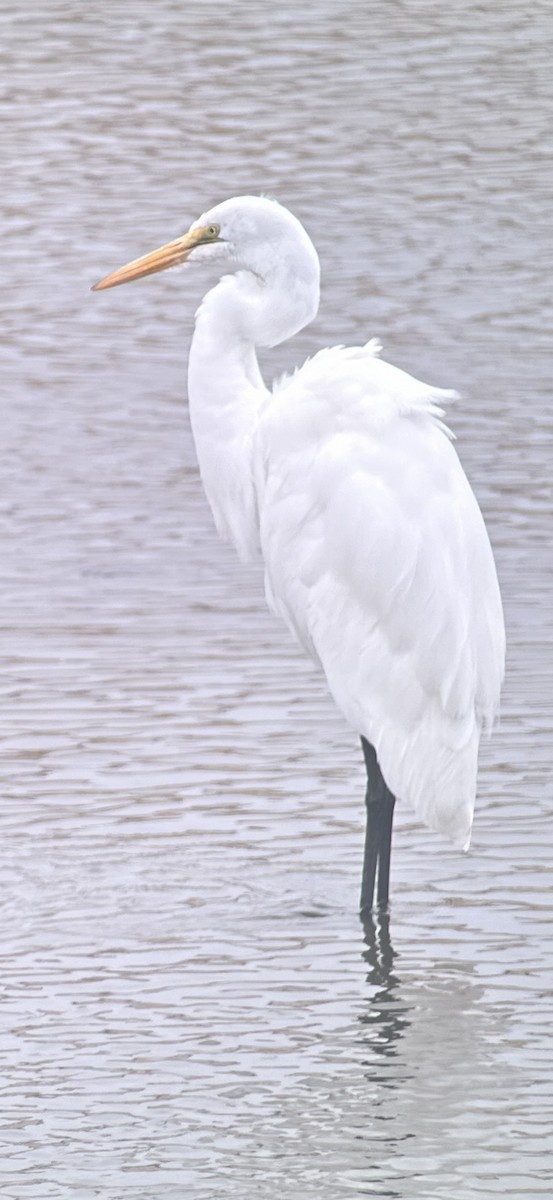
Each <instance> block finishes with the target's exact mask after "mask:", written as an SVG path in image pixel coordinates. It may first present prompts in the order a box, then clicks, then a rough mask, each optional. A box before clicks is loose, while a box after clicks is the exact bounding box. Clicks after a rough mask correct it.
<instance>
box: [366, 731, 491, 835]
mask: <svg viewBox="0 0 553 1200" xmlns="http://www.w3.org/2000/svg"><path fill="white" fill-rule="evenodd" d="M426 724H427V726H428V724H429V723H428V722H427V723H426ZM440 724H441V723H440ZM470 726H471V728H470V731H469V732H468V735H467V736H465V737H460V736H459V730H457V735H458V736H457V737H456V738H448V740H447V741H446V740H445V739H444V740H441V739H440V740H438V738H437V736H436V734H437V732H438V731H437V730H436V729H435V728H428V727H427V728H424V725H423V723H421V725H419V727H418V728H417V730H416V731H415V732H414V733H413V734H412V735H411V736H410V737H408V738H407V739H405V738H401V735H400V734H398V733H396V734H395V735H394V736H392V737H390V736H383V737H381V738H380V739H378V743H377V744H376V748H377V753H378V758H379V762H380V766H381V769H382V773H383V775H384V778H385V780H386V782H387V784H388V787H389V788H390V790H391V791H392V792H393V793H394V795H395V796H397V797H398V799H400V800H407V801H409V802H410V803H411V804H412V805H413V808H414V809H415V812H416V813H417V814H418V816H419V817H420V818H421V820H423V821H424V823H425V825H427V826H428V827H429V828H430V829H433V830H434V832H435V833H440V834H442V835H443V836H444V837H446V838H448V839H449V840H450V841H451V842H453V843H454V845H456V846H458V847H459V848H460V849H462V850H468V848H469V845H470V836H471V830H472V821H473V816H474V803H475V798H476V772H477V766H478V745H479V741H480V730H479V727H478V725H477V723H476V721H475V720H474V718H473V719H472V720H471V722H470ZM441 732H442V733H443V730H441ZM393 743H395V745H394V744H393ZM452 743H453V744H452ZM373 744H375V743H374V742H373Z"/></svg>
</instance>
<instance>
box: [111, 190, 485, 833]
mask: <svg viewBox="0 0 553 1200" xmlns="http://www.w3.org/2000/svg"><path fill="white" fill-rule="evenodd" d="M189 258H190V259H192V261H194V260H196V259H202V258H207V259H209V260H212V259H215V260H218V261H220V262H221V264H222V266H223V267H224V268H226V269H230V270H231V271H232V272H233V273H232V274H228V275H225V276H224V277H223V278H222V279H221V280H220V282H219V284H218V285H217V286H216V287H215V288H214V289H213V290H212V291H211V292H209V293H208V295H207V296H206V298H205V299H204V301H203V303H202V305H201V307H200V309H199V312H198V314H197V321H196V330H195V334H194V338H193V342H192V347H191V352H190V364H189V399H190V414H191V420H192V428H193V433H194V439H195V443H196V449H197V454H198V461H199V465H200V471H201V474H202V480H203V483H204V487H205V491H206V493H207V497H208V500H209V502H210V505H211V508H212V511H213V515H214V518H215V522H216V525H217V528H218V530H219V531H220V533H221V534H223V535H224V536H226V537H228V538H230V539H231V540H232V541H233V542H234V544H235V545H236V548H237V550H238V552H239V554H240V555H241V557H242V558H248V557H251V556H252V555H255V554H256V553H258V548H259V547H261V552H262V555H263V559H264V563H265V579H266V593H267V599H268V602H269V604H270V606H271V607H272V608H273V609H274V611H275V612H276V613H278V614H279V615H280V616H281V617H282V618H283V619H284V621H285V622H286V624H287V625H288V627H289V629H290V630H291V631H292V633H293V634H294V636H295V637H296V638H297V639H298V640H299V641H300V642H301V644H302V646H303V647H304V648H305V649H306V650H307V651H308V653H309V654H310V655H311V656H312V657H313V659H314V660H315V661H316V662H317V663H318V664H319V665H320V667H321V669H322V670H323V672H324V674H325V676H326V679H327V683H328V686H329V688H330V691H331V693H332V695H333V697H334V700H335V701H336V704H337V705H338V707H339V709H340V710H341V712H342V713H343V714H344V716H345V718H346V720H347V721H348V722H349V724H350V725H351V726H352V727H353V728H354V729H355V730H356V731H357V732H358V733H359V734H361V735H363V737H364V738H366V739H367V741H368V742H369V743H371V745H372V746H373V747H374V748H375V750H376V754H377V756H378V761H379V764H380V768H381V771H382V775H383V776H384V779H385V781H386V784H387V786H388V788H389V789H390V791H391V792H393V793H394V795H395V796H397V797H399V798H401V800H406V801H409V802H410V803H411V804H412V805H413V806H414V808H415V809H416V811H417V812H418V813H419V815H420V816H421V817H422V819H423V820H424V821H425V822H426V823H427V824H428V825H429V826H430V827H431V828H433V829H436V830H438V831H439V832H441V833H444V834H446V835H447V836H449V837H450V838H452V839H453V840H454V841H455V842H456V843H458V844H459V845H461V846H465V847H466V846H467V845H468V842H469V839H470V830H471V824H472V817H473V809H474V799H475V790H476V771H477V756H478V745H479V740H480V734H481V730H482V727H483V726H484V725H490V724H491V723H492V721H493V718H494V715H495V712H496V710H497V705H498V700H499V692H500V686H501V681H502V677H503V666H504V651H505V637H504V626H503V616H502V609H501V599H500V593H499V587H498V583H497V576H496V571H495V565H494V561H493V555H492V551H491V548H490V543H489V540H488V536H487V533H486V529H485V526H484V522H483V520H482V516H481V513H480V510H479V508H478V505H477V502H476V500H475V497H474V495H473V492H472V491H471V488H470V486H469V484H468V482H467V479H466V476H465V474H464V472H463V469H462V467H461V465H460V462H459V459H458V457H457V455H456V452H455V450H454V447H453V445H452V441H451V435H450V434H449V432H448V430H447V429H446V427H445V425H444V424H443V421H442V416H443V405H444V404H446V403H447V402H448V400H450V399H451V398H452V396H453V393H451V392H447V391H442V390H439V389H437V388H432V387H429V386H428V385H426V384H424V383H420V382H419V381H418V380H416V379H414V378H412V377H411V376H410V375H408V374H406V373H405V372H404V371H400V370H398V369H397V368H395V367H393V366H391V365H389V364H388V363H386V362H384V361H382V360H381V359H380V358H379V357H378V353H379V349H380V348H379V346H378V344H377V343H375V342H374V341H373V342H369V343H368V345H366V346H364V347H353V348H349V349H344V348H343V347H336V348H334V349H327V350H322V351H321V352H320V353H319V354H317V355H316V356H315V357H314V358H313V359H311V360H309V361H308V362H307V363H305V365H304V366H303V367H302V368H301V369H300V370H299V371H297V372H296V373H295V374H294V375H292V376H291V377H288V378H285V379H283V380H280V381H279V382H278V383H277V384H276V385H275V386H274V388H273V390H272V392H269V391H268V390H267V389H266V387H265V385H264V383H263V380H262V378H261V375H260V372H259V368H258V364H257V358H256V353H255V348H256V346H267V345H275V344H277V343H278V342H281V341H283V340H284V339H285V338H287V337H290V336H291V335H292V334H293V333H295V332H296V331H297V330H298V329H300V328H302V327H303V325H305V324H306V323H307V322H308V321H309V320H311V319H312V318H313V316H314V315H315V313H316V311H317V307H318V295H319V264H318V259H317V255H316V253H315V250H314V248H313V246H312V243H311V242H310V240H309V238H308V237H307V234H306V233H305V230H304V229H303V227H302V226H301V225H300V223H299V222H298V221H297V220H296V218H295V217H293V216H292V214H291V213H289V212H288V211H287V210H286V209H284V208H282V207H281V206H280V205H278V204H276V203H275V202H274V201H270V200H267V199H262V198H256V197H238V198H235V199H233V200H227V201H225V202H224V203H223V204H221V205H218V206H217V207H215V208H213V209H211V210H210V211H209V212H207V213H206V214H204V215H203V216H202V217H201V218H200V220H199V221H197V222H195V224H194V225H193V226H192V227H191V229H190V231H189V233H188V234H186V235H185V236H184V237H183V238H180V239H177V241H176V242H173V243H170V244H169V246H168V247H163V248H162V250H160V251H154V253H153V254H152V255H147V256H145V257H144V258H143V259H139V260H137V261H136V262H135V263H132V264H129V266H128V267H126V268H122V270H121V271H118V272H115V273H114V275H112V276H108V278H107V280H105V281H103V282H102V284H101V285H99V286H108V287H109V286H113V285H114V284H116V283H120V282H125V281H126V280H127V279H130V278H135V277H138V276H140V275H142V274H147V273H152V272H154V271H157V270H161V269H163V267H165V266H171V265H175V264H176V263H178V262H182V261H185V260H187V259H189ZM168 259H169V260H170V261H168Z"/></svg>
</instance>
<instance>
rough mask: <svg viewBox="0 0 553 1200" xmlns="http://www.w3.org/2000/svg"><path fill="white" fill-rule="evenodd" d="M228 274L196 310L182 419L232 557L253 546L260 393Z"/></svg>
mask: <svg viewBox="0 0 553 1200" xmlns="http://www.w3.org/2000/svg"><path fill="white" fill-rule="evenodd" d="M233 282H234V277H233V276H229V277H228V279H223V280H221V282H220V283H219V284H218V285H217V287H215V288H214V289H213V290H212V291H211V292H208V294H207V296H206V297H205V299H204V301H203V303H202V305H201V307H200V309H199V310H198V313H197V314H196V328H195V331H194V337H193V339H192V345H191V347H190V357H189V362H188V400H189V408H190V421H191V425H192V433H193V435H194V442H195V445H196V454H197V457H198V464H199V467H200V474H201V477H202V483H203V486H204V490H205V493H206V495H207V499H208V501H209V504H210V507H211V510H212V513H213V518H214V521H215V525H216V526H217V529H218V531H219V533H220V534H221V536H222V537H224V538H227V539H229V540H230V541H232V542H233V543H234V545H235V546H236V549H237V550H238V553H239V554H240V557H241V558H243V559H248V558H251V557H252V556H253V555H254V554H255V552H256V550H257V546H258V540H259V539H258V519H257V504H256V496H255V489H254V482H253V477H252V470H251V457H252V437H253V431H254V428H255V425H256V423H257V416H258V412H259V408H260V406H261V404H262V403H263V402H264V400H265V399H266V398H267V395H268V393H267V389H266V387H265V384H264V382H263V379H262V376H261V372H260V370H259V365H258V362H257V355H256V353H255V346H254V344H253V343H252V341H251V340H248V339H247V338H246V337H244V336H243V333H242V331H241V329H240V323H241V321H240V318H241V314H240V310H239V308H238V307H236V306H232V305H231V304H229V302H228V301H229V292H231V287H230V285H231V284H232V283H233Z"/></svg>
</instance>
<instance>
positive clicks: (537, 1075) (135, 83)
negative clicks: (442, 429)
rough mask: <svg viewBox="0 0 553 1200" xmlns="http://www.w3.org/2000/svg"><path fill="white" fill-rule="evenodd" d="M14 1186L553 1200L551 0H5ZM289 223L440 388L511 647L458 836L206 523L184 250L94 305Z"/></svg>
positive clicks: (3, 1160) (329, 295)
mask: <svg viewBox="0 0 553 1200" xmlns="http://www.w3.org/2000/svg"><path fill="white" fill-rule="evenodd" d="M0 35H1V37H0V44H1V45H2V48H3V55H4V70H3V72H2V82H1V87H2V92H3V113H4V120H3V128H2V141H3V148H4V162H5V171H6V173H5V188H4V189H3V198H2V200H1V201H0V204H1V206H2V215H3V220H4V225H5V227H6V229H7V234H8V236H7V238H6V239H5V240H4V249H3V268H4V279H5V283H4V290H3V292H2V297H1V301H0V303H1V304H2V318H3V328H4V338H3V341H2V345H1V347H0V355H1V358H2V364H1V365H2V377H3V379H4V381H5V384H7V386H5V387H4V389H3V390H4V397H3V400H2V429H3V437H2V446H1V463H2V471H3V479H4V486H3V488H2V499H1V502H0V503H1V510H0V519H1V529H2V551H1V564H2V567H1V569H2V580H3V582H2V589H1V593H0V605H1V613H0V620H1V623H2V632H3V638H2V659H3V672H2V683H1V688H2V699H3V705H2V709H3V721H2V731H1V740H0V751H1V761H0V778H1V781H2V792H3V800H2V806H1V809H0V826H1V844H2V870H1V872H0V923H1V942H0V949H1V956H2V1008H1V1019H0V1064H1V1068H2V1071H1V1078H2V1091H3V1097H2V1098H3V1103H2V1107H1V1110H0V1117H1V1129H0V1142H1V1143H2V1154H1V1156H0V1184H1V1185H2V1195H3V1196H5V1197H7V1198H8V1200H12V1198H13V1200H27V1198H29V1200H31V1198H34V1197H37V1198H38V1197H40V1198H42V1197H56V1198H58V1197H60V1198H61V1197H68V1196H71V1197H79V1200H85V1198H88V1197H94V1196H101V1197H103V1198H105V1200H122V1198H124V1197H127V1196H128V1197H131V1196H132V1197H133V1200H160V1198H161V1197H163V1200H181V1198H182V1197H183V1196H193V1197H195V1198H197V1200H207V1198H211V1197H214V1196H220V1195H225V1196H229V1197H235V1198H236V1200H262V1198H264V1197H274V1196H275V1195H277V1194H278V1195H279V1196H282V1197H290V1198H296V1197H297V1198H299V1197H306V1196H309V1197H311V1196H312V1197H314V1198H316V1200H338V1197H342V1196H344V1197H345V1196H351V1195H359V1196H361V1195H372V1196H378V1197H381V1196H392V1197H397V1198H398V1200H415V1198H420V1200H428V1198H429V1197H430V1196H432V1197H437V1198H441V1200H452V1198H453V1197H455V1200H468V1198H469V1197H473V1196H478V1197H485V1198H489V1197H492V1196H509V1197H517V1198H520V1197H524V1198H526V1197H531V1196H550V1195H551V1190H552V1183H553V1173H552V1170H551V1165H550V1164H551V1152H552V1150H553V1137H552V1134H551V1125H552V1118H553V1104H552V1101H553V1082H552V1078H553V1052H552V1045H551V998H552V985H553V971H552V966H553V955H552V952H551V932H552V905H551V895H550V872H551V867H550V864H551V851H552V836H551V819H550V812H551V800H552V790H553V789H552V784H551V767H550V762H551V732H552V724H553V722H552V705H551V696H552V691H553V666H552V656H551V645H552V637H553V628H552V626H553V617H552V605H551V588H552V584H553V578H552V576H553V558H552V554H551V548H552V547H551V541H552V537H551V529H552V524H551V518H552V497H551V487H550V478H551V465H550V460H551V437H552V433H553V419H552V415H551V406H550V399H549V390H550V354H549V332H548V330H549V327H550V320H551V313H550V308H549V309H548V304H549V305H550V293H549V278H550V271H549V269H548V266H547V264H548V263H549V264H550V262H551V234H550V224H551V221H550V196H549V191H548V188H547V186H546V167H547V161H548V158H547V156H548V154H550V151H551V121H550V113H551V108H550V102H551V91H552V83H551V71H550V60H551V41H552V37H553V16H552V13H551V10H550V7H549V5H547V4H546V3H542V4H539V3H535V4H533V5H532V6H530V7H529V6H528V5H526V4H523V3H522V0H508V2H507V3H504V4H502V5H496V4H492V3H491V2H490V0H488V2H487V3H484V4H476V3H472V2H470V0H464V2H463V3H461V4H459V5H456V6H452V7H451V8H450V7H448V6H442V5H438V4H437V3H432V0H428V2H423V0H420V2H407V0H405V2H404V3H401V4H400V3H394V4H390V5H387V6H376V5H375V6H369V8H367V6H366V5H365V4H364V3H360V2H353V0H350V2H349V3H348V2H346V3H345V4H343V5H341V6H339V7H337V6H336V5H335V4H331V3H330V0H314V3H313V4H311V5H310V7H309V13H308V14H306V13H305V12H303V11H300V9H299V8H298V7H297V6H293V5H288V4H278V5H276V6H275V7H271V8H270V9H269V8H268V7H267V8H265V7H263V6H261V5H259V4H253V3H252V4H246V3H242V4H240V3H239V4H237V5H231V4H230V3H226V2H224V0H220V2H219V3H218V4H217V5H214V4H211V3H207V4H204V5H199V6H198V5H189V4H184V5H183V4H182V3H181V4H179V3H177V2H176V0H158V2H157V3H156V4H155V5H145V4H139V3H136V2H133V3H131V4H123V3H121V0H118V2H116V3H111V4H110V5H109V6H108V5H107V4H102V3H101V2H100V0H96V2H94V0H92V3H90V4H89V5H87V6H86V10H85V9H84V7H83V8H81V6H75V7H71V6H67V5H66V4H62V3H48V4H46V5H45V4H40V5H39V4H38V3H37V2H36V0H34V2H33V0H28V2H27V3H26V4H25V5H24V6H23V7H22V8H18V9H17V11H14V10H13V8H12V9H11V10H9V11H8V9H6V8H4V9H3V10H2V11H1V12H0ZM246 190H251V191H265V192H267V193H269V194H274V195H276V196H278V197H279V198H280V199H282V200H283V201H284V202H285V203H287V204H288V205H289V206H290V207H291V208H292V209H294V211H296V212H297V214H298V215H299V216H300V217H301V218H302V219H303V220H304V221H305V224H306V225H307V227H308V229H309V231H310V233H311V234H312V236H313V238H314V241H315V242H316V244H317V246H318V248H319V250H320V254H321V261H322V266H323V299H322V305H321V312H320V315H319V318H318V320H317V321H316V322H315V323H314V325H313V326H311V327H310V328H309V329H308V330H306V331H305V332H304V333H303V334H302V335H301V336H300V337H299V338H297V339H295V342H294V343H293V344H292V345H290V346H288V347H283V348H281V349H279V350H278V351H275V352H272V354H271V355H268V356H267V358H266V362H265V367H266V370H267V372H268V374H271V373H276V372H278V371H279V370H281V369H282V368H283V367H285V366H287V365H290V364H291V363H294V362H297V361H300V360H301V358H302V357H303V356H305V354H307V353H309V352H311V351H312V350H314V349H315V348H316V347H317V346H319V345H324V344H327V343H329V342H333V341H342V340H345V341H351V342H356V341H357V342H358V341H366V340H367V339H368V337H369V336H372V335H378V336H379V337H381V338H382V340H383V342H384V344H385V351H386V355H387V356H388V357H390V358H391V359H392V360H393V361H395V362H397V363H398V364H399V365H401V366H404V367H406V368H407V369H409V370H412V371H413V372H414V373H415V374H419V375H421V376H422V377H423V378H428V379H429V380H430V381H431V382H434V383H437V384H440V385H443V386H452V387H456V388H457V389H458V390H459V391H461V393H462V394H463V399H462V401H461V402H459V404H458V405H457V406H456V407H455V410H454V411H452V413H451V414H450V419H451V423H452V424H453V426H454V428H455V431H456V433H457V435H458V445H459V449H460V453H461V455H462V458H463V462H464V463H465V466H466V468H467V470H468V473H469V475H470V477H471V480H472V482H473V484H474V486H475V489H476V491H477V494H478V496H479V498H480V501H481V503H482V507H483V509H484V512H485V515H486V519H487V522H488V525H489V528H490V532H491V536H492V540H493V543H494V547H495V549H496V554H497V560H498V567H499V572H500V576H501V581H502V587H503V591H504V597H505V607H506V616H507V623H508V637H509V663H508V676H507V682H506V687H505V697H504V704H503V715H502V722H501V728H500V729H499V731H498V732H497V733H496V734H495V735H494V737H493V739H492V741H491V742H490V743H489V744H487V745H486V746H485V747H484V750H483V754H482V769H481V776H480V798H479V805H478V811H477V818H476V822H475V830H474V837H473V843H472V849H471V852H470V854H469V855H468V856H466V857H465V856H463V855H459V854H458V853H457V852H456V851H454V850H452V849H450V848H449V847H448V846H446V845H445V844H444V843H443V842H441V841H440V840H439V839H438V838H437V837H434V836H433V835H432V834H430V833H428V832H427V831H425V830H423V829H421V827H420V826H419V825H418V823H417V822H416V820H415V819H414V817H413V814H412V813H411V812H409V811H408V810H406V809H401V808H400V810H399V812H398V814H397V819H396V826H397V832H396V838H395V851H394V861H393V895H394V903H393V912H392V930H391V943H389V941H388V939H387V936H386V932H387V931H386V929H382V928H381V929H379V930H378V931H377V938H376V942H375V943H374V944H373V943H372V942H371V938H370V936H368V938H367V941H364V940H363V933H362V930H361V929H360V927H359V924H358V920H357V916H356V906H357V897H358V882H359V873H360V867H361V854H362V842H363V833H362V830H363V803H362V801H363V794H362V793H363V768H362V762H361V755H360V752H359V750H358V747H357V745H356V739H355V738H354V736H353V735H352V734H351V733H350V732H349V731H348V730H347V729H346V728H345V727H344V725H343V723H342V721H341V719H340V717H339V715H338V714H337V713H336V712H335V711H334V709H333V707H332V704H331V703H330V701H329V700H328V698H327V697H326V695H325V693H324V689H323V686H322V684H321V681H320V680H319V678H318V677H317V676H316V674H315V673H314V672H313V671H312V669H311V667H310V666H309V664H308V663H307V662H306V661H305V660H304V659H303V657H302V656H301V654H300V653H299V651H297V650H296V648H295V647H294V646H293V645H292V644H291V643H290V642H289V640H288V637H287V634H286V632H285V631H284V630H283V629H281V628H280V627H279V626H278V625H277V624H276V622H275V621H274V620H273V618H272V617H271V616H270V615H269V614H268V613H267V612H266V611H265V609H264V605H263V596H262V582H261V577H260V572H259V570H258V569H257V568H248V569H244V568H243V567H241V566H240V565H239V564H238V562H237V561H236V560H235V557H234V555H233V553H232V552H231V551H230V550H229V549H228V548H226V547H225V546H223V545H221V544H220V543H219V542H218V540H217V537H216V535H215V533H214V531H213V528H212V524H211V519H210V516H209V513H208V511H207V508H206V504H205V502H204V500H203V497H202V494H201V489H200V485H199V481H198V474H197V470H196V466H195V460H194V453H193V448H192V444H191V437H190V431H189V427H188V420H187V412H186V405H185V403H183V400H184V397H185V364H186V353H187V346H188V341H189V337H190V332H191V328H192V316H193V312H194V308H195V306H196V304H197V302H198V299H199V297H200V295H201V289H202V278H201V275H200V274H199V273H198V274H193V273H192V272H190V275H189V276H187V279H186V280H185V278H184V275H183V274H182V273H179V272H177V273H172V274H170V275H168V276H165V277H163V279H158V280H150V281H146V282H145V283H144V284H141V285H136V286H135V287H133V288H132V289H121V291H115V292H113V293H108V294H106V295H105V296H101V297H99V296H94V297H91V296H90V294H89V291H88V288H89V285H90V284H91V283H93V282H94V281H95V280H96V279H97V278H98V277H100V276H101V275H103V274H104V273H105V272H106V271H108V270H110V269H112V268H113V267H115V266H116V265H118V264H120V263H121V262H124V261H126V259H128V258H130V257H133V256H135V255H136V254H139V253H141V252H143V251H145V250H147V249H150V248H151V247H153V246H155V245H157V244H159V243H160V242H162V241H165V240H167V239H168V238H170V237H172V236H175V235H176V234H178V233H180V232H182V231H183V230H184V229H185V228H186V227H187V226H188V224H189V222H190V221H191V220H192V219H193V218H194V217H196V216H197V215H198V214H199V213H200V212H201V211H202V210H204V209H205V208H206V207H207V206H209V205H210V204H211V203H213V202H215V201H217V200H219V199H222V198H223V197H224V196H226V195H231V194H233V193H236V192H239V191H246Z"/></svg>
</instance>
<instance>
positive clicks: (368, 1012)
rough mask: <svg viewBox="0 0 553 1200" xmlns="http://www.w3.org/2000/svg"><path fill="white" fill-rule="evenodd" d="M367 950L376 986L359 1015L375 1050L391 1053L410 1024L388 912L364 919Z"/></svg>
mask: <svg viewBox="0 0 553 1200" xmlns="http://www.w3.org/2000/svg"><path fill="white" fill-rule="evenodd" d="M362 926H363V935H364V937H363V940H364V942H365V947H366V949H365V950H363V958H364V960H365V962H366V963H367V965H368V967H369V971H368V974H367V983H368V984H369V985H370V986H371V987H372V988H375V991H374V993H373V995H372V996H371V1000H370V1004H369V1006H368V1008H367V1009H365V1011H364V1012H362V1013H360V1014H359V1017H358V1020H359V1022H360V1024H361V1025H362V1026H363V1027H364V1036H365V1038H366V1040H367V1041H368V1042H369V1043H370V1045H371V1049H372V1050H373V1052H374V1053H376V1054H380V1055H385V1056H391V1055H394V1054H395V1053H396V1052H397V1043H398V1042H399V1041H400V1039H401V1038H402V1037H403V1036H404V1034H405V1032H406V1030H407V1029H408V1028H409V1026H410V1024H411V1020H410V1019H409V1017H408V1016H407V1014H408V1013H409V1010H410V1006H409V1004H408V1003H405V1002H403V1003H402V1002H401V1001H400V987H401V979H400V977H399V975H398V974H397V972H396V971H395V970H394V963H395V960H396V958H397V955H396V952H395V950H394V947H393V945H392V942H391V939H390V915H389V912H387V911H377V912H373V913H368V914H365V915H364V917H363V919H362Z"/></svg>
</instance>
